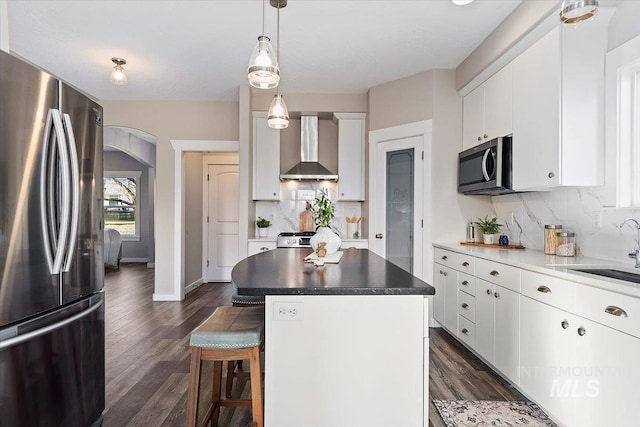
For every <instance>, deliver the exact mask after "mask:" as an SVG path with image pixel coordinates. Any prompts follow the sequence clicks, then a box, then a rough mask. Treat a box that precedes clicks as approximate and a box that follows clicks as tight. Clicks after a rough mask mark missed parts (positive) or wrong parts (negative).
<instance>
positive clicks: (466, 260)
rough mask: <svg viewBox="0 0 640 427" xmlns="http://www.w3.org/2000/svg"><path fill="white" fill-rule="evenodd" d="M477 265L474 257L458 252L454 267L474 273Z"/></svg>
mask: <svg viewBox="0 0 640 427" xmlns="http://www.w3.org/2000/svg"><path fill="white" fill-rule="evenodd" d="M475 265H476V259H475V258H474V257H472V256H469V255H465V254H457V257H456V265H455V266H454V267H453V268H455V269H456V270H458V271H462V272H464V273H467V274H473V273H474V272H475Z"/></svg>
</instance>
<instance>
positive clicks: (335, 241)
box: [311, 188, 342, 254]
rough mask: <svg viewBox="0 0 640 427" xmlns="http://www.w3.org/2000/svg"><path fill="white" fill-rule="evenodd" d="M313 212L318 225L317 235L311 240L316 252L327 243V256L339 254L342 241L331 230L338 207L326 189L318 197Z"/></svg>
mask: <svg viewBox="0 0 640 427" xmlns="http://www.w3.org/2000/svg"><path fill="white" fill-rule="evenodd" d="M311 210H312V212H313V219H314V221H315V224H316V234H315V235H314V236H313V237H312V238H311V247H312V248H313V250H314V251H315V250H316V249H317V247H318V243H320V242H326V244H327V245H326V246H325V249H326V250H327V254H332V253H335V252H337V251H338V249H340V244H341V243H342V240H341V239H340V237H339V236H338V235H337V234H336V233H334V232H333V231H332V230H331V221H333V218H334V217H335V211H336V205H335V204H334V203H333V202H332V201H331V200H330V199H329V192H328V191H327V189H326V188H323V189H322V190H321V191H320V194H318V195H317V196H316V199H315V201H314V202H313V205H312V206H311Z"/></svg>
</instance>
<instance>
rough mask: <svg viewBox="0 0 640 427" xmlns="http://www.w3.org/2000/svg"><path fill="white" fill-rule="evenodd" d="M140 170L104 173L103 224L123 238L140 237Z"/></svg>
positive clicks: (132, 238) (134, 238)
mask: <svg viewBox="0 0 640 427" xmlns="http://www.w3.org/2000/svg"><path fill="white" fill-rule="evenodd" d="M141 175H142V172H140V171H125V172H105V173H104V225H105V228H113V229H115V230H118V231H119V232H120V234H121V235H122V238H123V239H124V240H138V239H139V238H140V220H139V218H140V212H139V205H138V203H139V199H138V198H139V195H140V194H139V191H138V186H139V181H140V176H141Z"/></svg>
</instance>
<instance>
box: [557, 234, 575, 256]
mask: <svg viewBox="0 0 640 427" xmlns="http://www.w3.org/2000/svg"><path fill="white" fill-rule="evenodd" d="M556 236H557V246H556V255H559V256H576V233H569V232H566V231H565V232H561V233H557V234H556Z"/></svg>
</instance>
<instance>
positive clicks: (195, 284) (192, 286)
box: [184, 277, 203, 295]
mask: <svg viewBox="0 0 640 427" xmlns="http://www.w3.org/2000/svg"><path fill="white" fill-rule="evenodd" d="M202 283H203V281H202V277H201V278H199V279H198V280H196V281H194V282H193V283H190V284H189V285H187V286H185V288H184V294H185V295H186V294H188V293H189V292H191V291H193V290H194V289H196V288H197V287H199V286H200V285H202Z"/></svg>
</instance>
